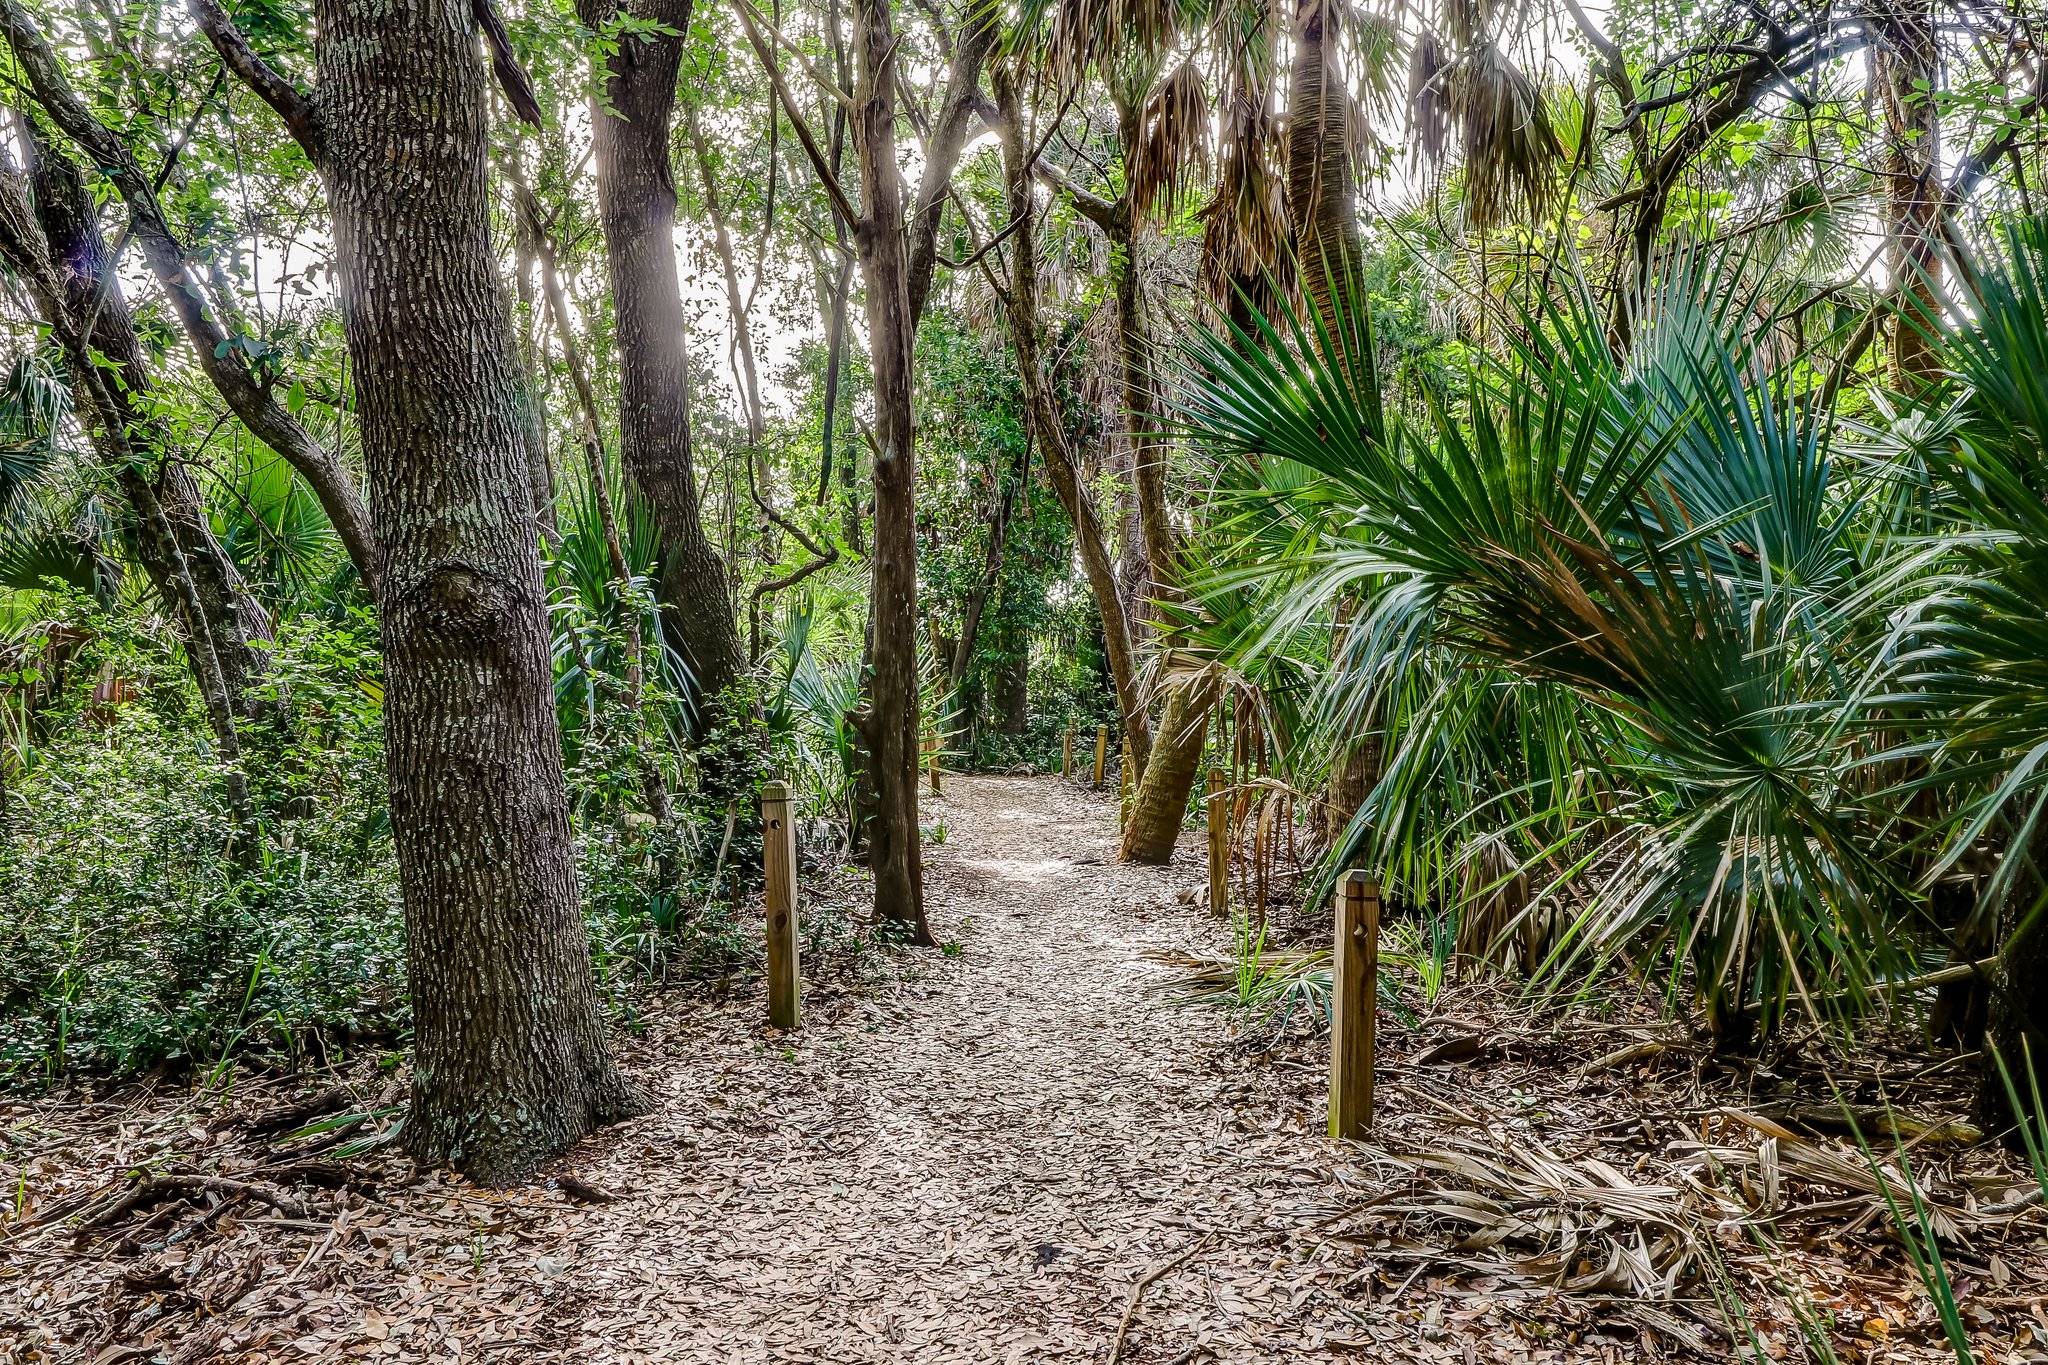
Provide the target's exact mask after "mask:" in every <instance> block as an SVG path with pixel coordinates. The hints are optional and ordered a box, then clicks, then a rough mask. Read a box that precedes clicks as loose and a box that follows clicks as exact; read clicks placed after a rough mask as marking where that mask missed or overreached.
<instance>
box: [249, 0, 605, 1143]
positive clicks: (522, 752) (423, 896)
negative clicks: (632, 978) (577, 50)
mask: <svg viewBox="0 0 2048 1365" xmlns="http://www.w3.org/2000/svg"><path fill="white" fill-rule="evenodd" d="M315 19H316V23H317V28H316V32H317V34H318V40H317V48H316V55H317V60H318V72H319V96H318V104H317V105H310V104H307V103H304V102H300V101H296V100H290V99H287V103H289V104H290V105H291V107H292V109H293V114H294V115H295V116H297V117H299V118H302V119H306V120H308V121H317V122H318V123H319V124H320V126H321V135H322V137H323V139H324V142H325V146H326V153H327V155H326V171H327V179H328V186H329V195H330V199H331V201H332V207H333V216H334V238H335V247H336V254H337V260H338V262H339V265H340V275H341V302H342V316H343V321H344V327H345V331H346V335H347V339H348V346H349V355H350V359H351V361H352V363H353V366H354V369H355V378H356V396H357V404H358V412H359V416H360V421H361V428H362V441H363V457H364V463H365V465H366V467H367V470H368V474H369V485H370V508H371V514H372V517H373V519H374V521H375V523H376V527H377V532H378V538H379V541H380V543H381V545H382V546H383V550H384V572H385V592H384V600H383V626H384V645H385V662H386V668H387V671H388V679H389V681H388V691H387V693H386V698H385V747H386V761H387V764H388V767H389V772H390V784H391V823H392V829H393V833H394V836H395V838H396V842H397V849H398V869H399V881H400V886H401V888H402V890H403V892H404V897H405V907H406V930H407V932H406V959H407V967H408V971H409V980H410V986H411V993H412V1006H413V1020H414V1046H413V1061H414V1080H413V1106H412V1112H411V1114H410V1115H409V1116H408V1118H407V1121H406V1128H405V1141H406V1145H407V1147H408V1148H409V1149H410V1150H411V1151H412V1152H413V1153H414V1154H415V1155H416V1156H418V1157H420V1158H422V1159H424V1160H429V1161H444V1160H445V1161H450V1162H453V1163H454V1164H455V1165H456V1166H457V1167H458V1168H459V1169H461V1170H463V1171H464V1172H466V1173H468V1174H469V1175H471V1176H472V1177H474V1178H476V1179H479V1180H484V1181H489V1182H506V1181H512V1180H516V1179H519V1178H522V1177H524V1176H525V1175H527V1174H529V1173H530V1172H531V1171H532V1170H533V1169H534V1167H535V1166H536V1165H537V1164H539V1163H540V1162H541V1161H544V1160H546V1159H547V1158H548V1157H549V1156H552V1155H553V1154H555V1153H556V1152H559V1151H561V1150H562V1149H563V1148H565V1147H566V1146H568V1145H569V1144H570V1143H571V1142H574V1141H575V1140H576V1139H577V1138H579V1137H581V1136H582V1135H583V1134H584V1133H586V1132H588V1131H589V1130H590V1129H591V1128H592V1127H593V1126H595V1125H598V1124H602V1123H607V1122H611V1121H613V1120H616V1119H619V1118H623V1117H626V1116H628V1115H631V1114H633V1113H636V1112H638V1111H639V1110H640V1109H641V1108H642V1107H643V1104H644V1101H643V1099H642V1098H641V1097H640V1096H639V1094H638V1093H637V1092H636V1091H635V1089H634V1088H633V1087H632V1086H631V1085H630V1084H629V1083H628V1082H627V1080H626V1079H625V1077H624V1076H623V1074H622V1073H621V1072H620V1071H619V1069H618V1066H617V1064H616V1063H615V1062H614V1061H613V1059H612V1057H611V1054H610V1052H609V1050H608V1048H607V1046H606V1042H605V1036H604V1025H603V1015H602V1012H601V1010H600V1009H599V1005H598V999H597V991H596V987H595V983H594V980H593V978H592V975H591V968H590V950H589V942H588V939H587V937H586V935H585V931H584V927H583V920H582V915H581V913H580V910H579V905H578V897H577V888H576V865H575V857H574V852H573V849H572V846H571V843H570V834H569V808H568V800H567V795H566V792H565V789H564V784H563V777H562V762H561V743H560V735H559V733H558V731H557V727H556V721H555V707H554V694H553V686H552V683H553V674H552V668H551V664H550V659H549V641H548V623H547V605H546V598H545V586H544V583H543V579H542V575H541V563H540V552H539V546H538V544H537V538H536V536H535V534H534V532H533V528H532V523H531V509H530V508H529V506H528V492H527V467H528V452H527V448H526V443H527V441H528V439H529V434H528V429H527V426H526V424H525V422H524V421H523V419H522V416H521V409H520V402H521V398H520V381H519V376H518V372H517V366H516V365H515V363H514V360H513V356H512V337H511V327H510V317H509V311H508V308H507V303H506V300H505V298H504V296H503V293H502V291H501V289H500V285H499V281H498V278H497V274H496V267H495V255H494V251H493V248H492V243H491V232H490V219H489V200H488V190H487V185H486V176H485V166H486V161H485V159H486V150H487V141H488V139H487V131H488V130H487V128H486V107H485V93H486V89H487V86H486V82H487V80H488V79H489V78H488V76H487V74H486V68H485V66H484V63H483V60H482V57H481V54H480V53H479V51H478V50H477V45H476V40H475V30H474V28H473V22H474V21H473V19H472V14H471V9H470V6H469V4H468V3H466V0H421V3H417V4H414V5H410V6H394V7H371V6H361V5H356V4H353V3H350V0H318V2H317V3H316V5H315ZM278 98H285V97H284V96H282V95H279V96H278Z"/></svg>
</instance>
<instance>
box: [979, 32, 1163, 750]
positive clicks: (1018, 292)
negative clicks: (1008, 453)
mask: <svg viewBox="0 0 2048 1365" xmlns="http://www.w3.org/2000/svg"><path fill="white" fill-rule="evenodd" d="M994 84H995V91H996V102H997V107H998V122H999V123H1000V124H1001V127H1000V129H999V131H1000V132H1001V134H1002V140H1003V183H1004V187H1005V189H1006V191H1007V199H1008V205H1009V211H1010V217H1011V220H1012V221H1013V222H1014V223H1015V224H1016V227H1015V228H1014V229H1013V230H1012V231H1011V234H1010V242H1011V246H1010V289H1009V300H1008V302H1009V310H1008V311H1009V319H1010V342H1011V345H1012V347H1013V348H1014V349H1015V350H1016V353H1017V374H1018V379H1019V382H1020V383H1021V385H1022V387H1023V390H1024V403H1025V406H1026V408H1027V409H1028V410H1029V411H1030V414H1031V423H1032V426H1033V428H1034V429H1035V430H1036V431H1037V433H1038V448H1039V449H1040V450H1042V451H1044V452H1045V473H1046V478H1047V479H1049V480H1050V481H1051V483H1052V486H1053V492H1054V493H1055V494H1056V495H1057V496H1058V497H1059V500H1060V505H1061V506H1062V507H1064V508H1065V509H1066V512H1067V519H1068V520H1069V521H1070V522H1072V523H1073V527H1074V544H1075V546H1076V548H1077V549H1078V550H1079V552H1080V556H1081V569H1082V572H1084V573H1085V574H1087V576H1088V587H1089V590H1090V591H1091V592H1093V593H1094V594H1095V609H1096V613H1097V615H1098V617H1099V618H1100V620H1101V623H1102V652H1103V655H1104V656H1105V657H1106V658H1107V660H1108V662H1109V675H1110V681H1111V682H1112V684H1113V685H1114V686H1115V688H1116V701H1117V710H1118V712H1119V713H1120V714H1121V715H1122V716H1123V724H1124V737H1125V739H1127V740H1128V741H1129V742H1130V746H1131V761H1132V763H1133V764H1134V765H1136V766H1137V767H1138V768H1140V769H1141V770H1142V769H1143V768H1144V766H1145V764H1146V763H1147V761H1149V759H1150V757H1151V751H1152V732H1151V727H1150V726H1149V725H1148V724H1147V723H1146V719H1145V704H1144V700H1143V698H1142V697H1141V696H1140V694H1139V691H1138V675H1137V668H1136V665H1135V663H1134V662H1133V660H1132V658H1131V635H1130V630H1129V627H1128V625H1127V623H1126V620H1125V617H1124V607H1123V599H1122V598H1121V597H1119V596H1118V595H1117V581H1116V570H1115V569H1114V568H1113V567H1112V565H1111V563H1110V558H1109V547H1108V545H1107V543H1106V542H1105V541H1104V539H1103V535H1102V521H1101V518H1100V517H1098V516H1097V515H1096V511H1095V503H1094V500H1093V499H1092V498H1091V497H1090V496H1089V491H1088V489H1087V488H1086V487H1085V486H1084V485H1083V484H1082V483H1081V480H1080V478H1079V476H1078V473H1077V471H1076V470H1075V468H1074V460H1073V455H1072V452H1071V448H1070V447H1069V446H1068V444H1067V431H1066V427H1065V425H1064V424H1063V423H1062V422H1061V420H1060V414H1059V409H1058V408H1057V407H1056V406H1055V405H1054V403H1053V399H1052V395H1051V394H1050V393H1048V392H1047V391H1046V383H1045V374H1044V372H1043V371H1042V370H1041V369H1040V367H1039V358H1038V231H1037V224H1036V219H1035V212H1036V210H1035V206H1034V204H1033V202H1032V190H1031V179H1032V177H1031V168H1030V167H1029V166H1027V165H1026V164H1025V160H1024V156H1025V152H1024V147H1025V136H1026V134H1025V129H1024V111H1023V105H1022V102H1021V101H1020V100H1019V98H1018V93H1017V80H1016V73H1015V71H1014V70H1013V69H1012V67H1011V65H1010V63H1009V62H1008V61H1002V62H998V63H997V64H996V67H995V71H994Z"/></svg>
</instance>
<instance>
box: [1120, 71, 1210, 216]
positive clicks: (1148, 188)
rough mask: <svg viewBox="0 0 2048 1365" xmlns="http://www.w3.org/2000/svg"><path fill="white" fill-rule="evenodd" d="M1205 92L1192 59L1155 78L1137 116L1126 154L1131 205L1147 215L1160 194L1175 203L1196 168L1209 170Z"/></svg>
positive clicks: (1185, 189) (1186, 188)
mask: <svg viewBox="0 0 2048 1365" xmlns="http://www.w3.org/2000/svg"><path fill="white" fill-rule="evenodd" d="M1209 150H1210V149H1209V92H1208V90H1207V89H1206V88H1205V87H1204V85H1203V81H1202V73H1201V70H1200V68H1198V67H1197V66H1196V65H1195V63H1194V62H1193V61H1191V60H1190V61H1184V62H1182V63H1181V64H1180V65H1178V66H1176V67H1174V69H1173V70H1172V71H1170V72H1168V73H1167V75H1166V78H1165V79H1164V80H1162V81H1160V82H1159V84H1158V86H1157V87H1156V88H1155V89H1154V90H1153V92H1152V96H1151V98H1150V99H1148V100H1146V102H1145V108H1144V111H1143V112H1142V113H1141V114H1140V115H1139V122H1138V136H1137V145H1136V147H1135V149H1134V151H1133V155H1132V157H1131V164H1130V168H1129V183H1130V196H1131V207H1132V208H1133V210H1134V211H1136V212H1137V214H1138V215H1139V216H1140V217H1149V216H1150V215H1151V213H1152V211H1153V208H1154V207H1155V206H1156V205H1157V204H1158V203H1159V201H1160V200H1161V199H1162V198H1164V199H1165V200H1166V201H1167V202H1168V203H1169V204H1178V203H1179V202H1180V201H1181V198H1182V196H1183V195H1184V194H1186V192H1187V190H1188V188H1189V184H1190V181H1191V180H1192V179H1193V177H1194V175H1195V173H1196V172H1198V171H1199V172H1202V173H1204V174H1206V173H1207V171H1208V169H1209Z"/></svg>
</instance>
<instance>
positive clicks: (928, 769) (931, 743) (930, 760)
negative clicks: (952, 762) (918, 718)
mask: <svg viewBox="0 0 2048 1365" xmlns="http://www.w3.org/2000/svg"><path fill="white" fill-rule="evenodd" d="M924 766H925V775H926V776H928V777H929V778H930V779H931V783H932V795H933V796H939V795H943V794H944V791H945V789H944V788H943V787H942V786H940V784H939V732H938V731H936V730H934V731H932V732H931V733H929V734H927V735H926V736H925V737H924Z"/></svg>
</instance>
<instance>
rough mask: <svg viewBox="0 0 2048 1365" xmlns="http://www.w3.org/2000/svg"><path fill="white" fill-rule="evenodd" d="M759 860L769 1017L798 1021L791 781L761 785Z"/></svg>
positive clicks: (784, 1023) (782, 1022)
mask: <svg viewBox="0 0 2048 1365" xmlns="http://www.w3.org/2000/svg"><path fill="white" fill-rule="evenodd" d="M761 861H762V870H763V872H764V873H765V874H766V880H767V902H768V1022H769V1023H771V1024H773V1025H775V1027H777V1028H795V1027H796V1026H797V1025H798V1024H799V1023H800V1022H802V1020H801V1017H800V1005H799V1003H798V993H799V986H798V982H797V974H796V826H795V824H794V823H793V822H792V821H791V820H790V818H789V787H788V786H787V785H786V784H785V783H781V782H768V783H764V784H763V785H762V787H761Z"/></svg>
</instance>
